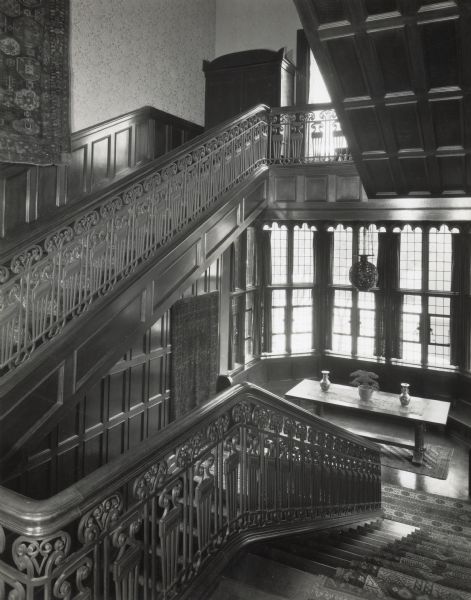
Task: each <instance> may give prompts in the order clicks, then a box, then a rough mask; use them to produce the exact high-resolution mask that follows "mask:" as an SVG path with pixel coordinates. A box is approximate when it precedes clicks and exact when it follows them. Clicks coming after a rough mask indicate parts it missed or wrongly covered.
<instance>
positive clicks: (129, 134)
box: [0, 106, 203, 248]
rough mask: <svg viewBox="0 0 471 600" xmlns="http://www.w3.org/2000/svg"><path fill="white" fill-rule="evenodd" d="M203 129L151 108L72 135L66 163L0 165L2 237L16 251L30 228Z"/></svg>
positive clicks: (51, 217) (0, 232)
mask: <svg viewBox="0 0 471 600" xmlns="http://www.w3.org/2000/svg"><path fill="white" fill-rule="evenodd" d="M202 131H203V128H202V127H200V126H198V125H195V124H193V123H190V122H188V121H185V120H184V119H180V118H178V117H174V116H172V115H170V114H168V113H165V112H163V111H159V110H157V109H154V108H152V107H148V106H147V107H143V108H142V109H139V110H136V111H133V112H131V113H128V114H126V115H122V116H119V117H117V118H116V119H111V120H109V121H106V122H104V123H100V124H97V125H94V126H92V127H89V128H87V129H84V130H81V131H78V132H75V133H73V134H72V137H71V154H70V160H69V163H68V164H67V165H61V166H50V167H34V166H31V165H6V164H4V165H1V164H0V190H2V188H3V189H4V192H3V191H0V200H1V205H0V238H3V240H4V241H5V242H6V246H7V247H11V248H14V247H15V246H17V245H18V244H20V243H21V240H22V238H23V237H24V236H27V235H28V234H30V232H31V226H30V224H33V226H34V224H40V223H46V222H49V221H50V220H51V219H53V218H55V217H57V218H58V219H59V218H60V217H61V216H63V214H64V210H66V209H64V207H65V206H66V205H68V204H71V205H72V204H76V203H78V202H80V201H83V200H84V198H85V197H86V196H87V195H88V194H90V193H91V192H93V191H94V190H98V189H101V188H103V187H105V186H106V185H109V184H110V183H112V182H115V181H117V180H119V179H120V178H122V177H124V176H125V175H128V174H129V173H131V172H132V171H133V170H134V169H138V168H140V167H141V166H142V165H144V164H146V163H147V162H149V161H150V160H152V159H154V158H157V157H158V156H162V155H163V154H166V153H167V152H169V151H170V150H173V149H174V148H176V147H178V146H180V145H181V144H182V143H184V142H185V141H189V140H190V139H192V138H193V137H195V136H196V135H199V134H200V133H201V132H202ZM162 132H165V133H164V134H162Z"/></svg>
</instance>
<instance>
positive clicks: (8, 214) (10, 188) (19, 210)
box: [0, 166, 30, 236]
mask: <svg viewBox="0 0 471 600" xmlns="http://www.w3.org/2000/svg"><path fill="white" fill-rule="evenodd" d="M29 170H30V169H29V168H24V167H19V166H9V167H6V168H3V169H1V170H0V203H1V204H0V218H1V223H0V231H1V234H2V235H3V236H5V235H11V234H12V232H13V231H14V230H15V229H16V228H17V227H18V226H19V225H22V224H23V223H25V222H27V220H28V218H29V211H28V199H29V197H30V192H29V186H28V172H29ZM15 198H20V199H22V200H23V201H22V202H21V201H19V202H16V201H14V199H15Z"/></svg>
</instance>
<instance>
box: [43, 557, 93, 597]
mask: <svg viewBox="0 0 471 600" xmlns="http://www.w3.org/2000/svg"><path fill="white" fill-rule="evenodd" d="M92 573H93V561H92V559H91V558H90V557H88V556H80V557H79V558H77V559H76V560H74V561H73V562H70V563H69V564H68V565H67V566H66V567H65V568H64V569H63V570H62V572H61V574H60V576H59V577H58V578H57V579H56V581H55V582H54V586H53V589H52V592H53V595H54V598H58V599H60V600H69V599H71V598H72V597H73V599H74V600H89V599H91V597H92V590H91V587H90V585H87V583H89V582H90V580H91V576H92ZM74 576H75V577H74Z"/></svg>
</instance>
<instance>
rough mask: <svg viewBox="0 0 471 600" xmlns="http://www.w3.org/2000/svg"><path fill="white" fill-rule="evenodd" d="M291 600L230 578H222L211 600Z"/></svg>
mask: <svg viewBox="0 0 471 600" xmlns="http://www.w3.org/2000/svg"><path fill="white" fill-rule="evenodd" d="M247 598H250V599H251V600H280V599H281V600H289V599H288V598H287V597H286V596H280V595H279V594H270V593H269V592H265V591H264V590H262V589H260V588H256V587H254V586H253V585H248V584H247V583H242V582H241V581H238V580H236V579H232V578H229V577H224V576H223V577H221V581H220V582H219V585H218V587H217V588H216V589H215V590H214V592H213V594H212V595H211V597H210V599H209V600H247Z"/></svg>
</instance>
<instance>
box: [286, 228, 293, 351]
mask: <svg viewBox="0 0 471 600" xmlns="http://www.w3.org/2000/svg"><path fill="white" fill-rule="evenodd" d="M287 243H288V252H287V263H288V264H287V268H288V272H287V278H286V282H287V284H288V288H287V290H286V311H285V316H286V320H285V335H286V352H287V353H288V354H291V333H292V328H293V268H294V224H293V223H291V224H290V227H288V235H287Z"/></svg>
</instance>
